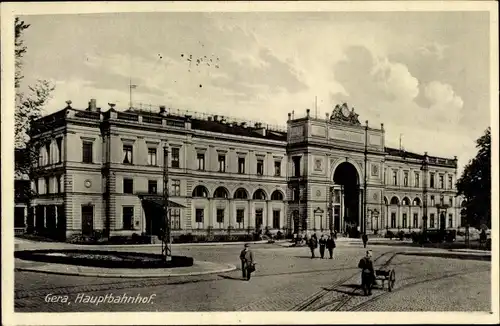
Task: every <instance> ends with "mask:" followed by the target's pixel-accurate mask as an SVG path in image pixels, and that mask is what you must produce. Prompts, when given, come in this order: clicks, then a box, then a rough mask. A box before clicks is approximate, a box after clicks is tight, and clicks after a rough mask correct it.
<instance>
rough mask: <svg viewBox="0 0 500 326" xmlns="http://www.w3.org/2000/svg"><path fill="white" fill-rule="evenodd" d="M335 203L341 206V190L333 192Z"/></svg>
mask: <svg viewBox="0 0 500 326" xmlns="http://www.w3.org/2000/svg"><path fill="white" fill-rule="evenodd" d="M333 203H335V204H340V190H335V191H334V192H333Z"/></svg>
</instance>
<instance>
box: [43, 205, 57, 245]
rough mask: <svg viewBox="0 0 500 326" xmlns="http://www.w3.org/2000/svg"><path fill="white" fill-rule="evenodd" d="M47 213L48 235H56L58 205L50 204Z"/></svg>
mask: <svg viewBox="0 0 500 326" xmlns="http://www.w3.org/2000/svg"><path fill="white" fill-rule="evenodd" d="M46 214H47V219H46V222H45V223H46V224H45V226H46V229H47V235H49V236H51V237H52V236H55V230H56V207H55V206H54V205H48V206H47V208H46Z"/></svg>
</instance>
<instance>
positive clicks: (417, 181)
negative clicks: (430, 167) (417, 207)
mask: <svg viewBox="0 0 500 326" xmlns="http://www.w3.org/2000/svg"><path fill="white" fill-rule="evenodd" d="M415 187H416V188H418V187H420V173H418V172H415Z"/></svg>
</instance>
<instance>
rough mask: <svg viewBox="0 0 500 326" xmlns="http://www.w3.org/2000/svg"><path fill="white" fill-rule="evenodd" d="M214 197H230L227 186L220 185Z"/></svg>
mask: <svg viewBox="0 0 500 326" xmlns="http://www.w3.org/2000/svg"><path fill="white" fill-rule="evenodd" d="M214 198H225V199H227V198H229V194H228V192H227V190H226V188H224V187H219V188H217V189H215V192H214Z"/></svg>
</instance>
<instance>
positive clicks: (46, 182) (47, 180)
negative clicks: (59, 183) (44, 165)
mask: <svg viewBox="0 0 500 326" xmlns="http://www.w3.org/2000/svg"><path fill="white" fill-rule="evenodd" d="M45 193H46V194H50V178H49V177H45Z"/></svg>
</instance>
